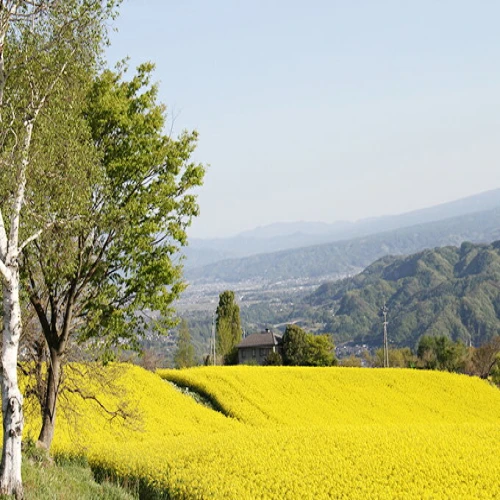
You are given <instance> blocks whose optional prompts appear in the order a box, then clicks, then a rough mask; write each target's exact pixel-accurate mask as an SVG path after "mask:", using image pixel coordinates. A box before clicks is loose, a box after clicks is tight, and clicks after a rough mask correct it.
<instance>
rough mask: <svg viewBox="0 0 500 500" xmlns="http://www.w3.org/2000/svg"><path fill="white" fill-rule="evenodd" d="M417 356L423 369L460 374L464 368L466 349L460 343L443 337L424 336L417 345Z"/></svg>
mask: <svg viewBox="0 0 500 500" xmlns="http://www.w3.org/2000/svg"><path fill="white" fill-rule="evenodd" d="M417 356H418V359H419V363H420V366H422V367H423V368H426V369H429V370H445V371H450V372H460V371H463V370H464V368H465V362H466V356H467V349H466V347H465V345H464V344H462V342H453V341H452V340H451V339H449V338H448V337H446V336H444V335H441V336H437V337H432V336H429V335H424V336H422V337H421V339H420V341H419V343H418V347H417Z"/></svg>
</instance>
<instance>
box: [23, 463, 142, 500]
mask: <svg viewBox="0 0 500 500" xmlns="http://www.w3.org/2000/svg"><path fill="white" fill-rule="evenodd" d="M22 474H23V484H24V494H25V499H26V500H35V499H36V500H76V499H78V500H96V499H98V498H99V499H104V500H132V499H133V498H134V497H133V496H132V495H131V494H130V493H128V492H127V491H125V490H124V489H122V488H120V487H118V486H115V485H111V484H109V483H103V484H98V483H96V482H95V480H94V478H93V476H92V471H91V470H90V467H89V466H88V465H84V464H78V463H66V464H54V463H50V462H47V461H43V460H42V461H40V460H33V459H32V458H31V457H27V456H24V457H23V468H22Z"/></svg>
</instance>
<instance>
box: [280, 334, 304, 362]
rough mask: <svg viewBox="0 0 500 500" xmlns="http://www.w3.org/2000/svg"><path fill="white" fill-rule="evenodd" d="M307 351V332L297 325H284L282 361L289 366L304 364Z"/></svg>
mask: <svg viewBox="0 0 500 500" xmlns="http://www.w3.org/2000/svg"><path fill="white" fill-rule="evenodd" d="M307 352H308V342H307V334H306V332H305V331H304V330H302V328H300V327H299V326H297V325H286V328H285V333H284V335H283V363H284V364H285V365H289V366H301V365H303V364H305V360H306V358H307Z"/></svg>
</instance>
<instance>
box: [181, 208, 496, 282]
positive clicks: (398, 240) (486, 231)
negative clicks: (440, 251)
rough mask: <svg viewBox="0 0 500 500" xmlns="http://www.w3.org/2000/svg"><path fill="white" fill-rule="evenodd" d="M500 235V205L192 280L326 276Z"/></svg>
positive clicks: (261, 258) (222, 268) (192, 273)
mask: <svg viewBox="0 0 500 500" xmlns="http://www.w3.org/2000/svg"><path fill="white" fill-rule="evenodd" d="M499 238H500V208H496V209H494V210H489V211H483V212H477V213H471V214H468V215H462V216H459V217H453V218H449V219H445V220H441V221H438V222H429V223H425V224H418V225H414V226H411V227H405V228H402V229H397V230H393V231H387V232H383V233H378V234H375V235H370V236H363V237H361V238H356V239H350V240H344V241H337V242H334V243H327V244H322V245H315V246H308V247H304V248H296V249H291V250H284V251H281V252H275V253H266V254H259V255H253V256H251V257H246V258H242V259H229V260H224V261H220V262H217V263H215V264H211V265H208V266H204V267H200V268H195V269H189V270H187V271H186V277H187V278H188V280H189V281H191V282H210V283H212V282H216V281H218V280H221V281H225V282H229V283H238V282H242V281H245V280H267V281H271V282H272V281H281V280H289V279H302V278H309V279H310V278H312V279H321V278H324V277H325V278H326V277H332V276H341V275H346V274H352V273H354V272H358V271H359V270H361V269H363V268H364V267H366V266H367V265H369V264H370V263H371V262H373V261H374V260H375V259H378V258H380V257H382V256H384V255H389V254H391V255H405V254H406V255H407V254H410V253H414V252H418V251H420V250H423V249H425V248H434V247H437V246H444V245H460V244H461V243H462V242H463V241H473V242H480V243H489V242H491V241H494V240H496V239H499Z"/></svg>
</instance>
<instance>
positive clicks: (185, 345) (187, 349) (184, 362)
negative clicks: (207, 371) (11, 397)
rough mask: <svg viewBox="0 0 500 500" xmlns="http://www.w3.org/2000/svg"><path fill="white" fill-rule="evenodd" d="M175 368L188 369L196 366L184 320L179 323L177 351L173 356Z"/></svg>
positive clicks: (187, 328)
mask: <svg viewBox="0 0 500 500" xmlns="http://www.w3.org/2000/svg"><path fill="white" fill-rule="evenodd" d="M174 363H175V367H176V368H189V367H190V366H194V365H195V364H196V361H195V355H194V346H193V344H192V343H191V334H190V332H189V326H188V323H187V321H186V320H185V319H183V320H182V321H181V325H180V328H179V337H178V339H177V351H176V352H175V354H174Z"/></svg>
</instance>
